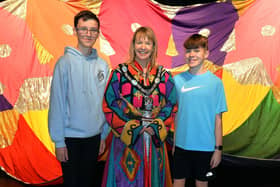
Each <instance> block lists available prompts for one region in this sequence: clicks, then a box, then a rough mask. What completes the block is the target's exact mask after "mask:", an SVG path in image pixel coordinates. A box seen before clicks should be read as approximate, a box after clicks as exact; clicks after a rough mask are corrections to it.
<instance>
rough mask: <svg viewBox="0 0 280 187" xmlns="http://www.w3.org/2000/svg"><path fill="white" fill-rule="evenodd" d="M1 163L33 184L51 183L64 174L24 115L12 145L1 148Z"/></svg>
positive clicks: (12, 174)
mask: <svg viewBox="0 0 280 187" xmlns="http://www.w3.org/2000/svg"><path fill="white" fill-rule="evenodd" d="M0 165H1V166H2V167H3V168H4V170H5V171H6V172H7V173H9V174H10V175H11V176H13V177H15V178H17V179H20V180H21V181H23V182H28V183H32V184H41V183H49V181H54V180H56V179H58V178H59V177H61V175H62V172H61V167H60V163H59V162H58V161H57V160H56V158H55V156H54V155H53V154H52V153H50V152H49V151H48V150H47V149H46V147H45V146H44V145H43V144H42V143H41V142H40V140H39V139H38V138H37V137H36V135H35V134H34V133H33V132H32V130H31V129H30V128H29V126H28V124H27V123H26V121H25V119H24V118H23V116H22V115H20V118H19V121H18V130H17V132H16V135H15V138H14V141H13V143H12V145H11V146H9V147H6V148H4V149H0ZM57 182H61V181H57Z"/></svg>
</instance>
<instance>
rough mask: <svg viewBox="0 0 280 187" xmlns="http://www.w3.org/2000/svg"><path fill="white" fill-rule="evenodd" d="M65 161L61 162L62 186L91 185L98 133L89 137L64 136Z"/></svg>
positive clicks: (95, 160)
mask: <svg viewBox="0 0 280 187" xmlns="http://www.w3.org/2000/svg"><path fill="white" fill-rule="evenodd" d="M65 143H66V147H67V150H68V158H69V160H68V161H67V162H62V163H61V166H62V173H63V180H64V183H63V184H64V187H93V182H94V176H95V172H96V169H97V168H96V163H97V157H98V152H99V145H100V135H96V136H93V137H89V138H65Z"/></svg>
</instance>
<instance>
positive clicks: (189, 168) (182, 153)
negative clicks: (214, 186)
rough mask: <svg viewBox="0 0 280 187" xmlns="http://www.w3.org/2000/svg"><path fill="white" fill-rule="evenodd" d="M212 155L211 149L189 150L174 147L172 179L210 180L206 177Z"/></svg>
mask: <svg viewBox="0 0 280 187" xmlns="http://www.w3.org/2000/svg"><path fill="white" fill-rule="evenodd" d="M212 155H213V152H212V151H211V152H207V151H189V150H184V149H181V148H179V147H176V148H175V153H174V179H184V178H185V179H190V178H194V179H196V180H199V181H208V180H210V178H209V177H207V173H208V172H209V171H210V168H211V167H210V161H211V158H212Z"/></svg>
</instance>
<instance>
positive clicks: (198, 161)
mask: <svg viewBox="0 0 280 187" xmlns="http://www.w3.org/2000/svg"><path fill="white" fill-rule="evenodd" d="M184 47H185V49H186V52H185V60H186V63H187V64H188V65H189V70H188V71H186V72H183V73H180V74H178V75H176V76H175V77H174V81H175V86H176V89H177V101H178V113H177V118H176V125H175V152H174V187H184V186H185V183H186V180H188V179H190V178H194V179H195V184H196V187H207V186H208V180H209V178H208V177H209V176H208V175H211V173H209V170H211V169H212V168H215V167H217V166H218V165H219V163H220V162H221V157H222V113H223V112H225V111H227V105H226V99H225V93H224V87H223V83H222V81H221V80H220V79H219V78H218V77H216V76H215V75H214V74H212V73H211V72H209V71H208V70H207V69H205V68H204V67H203V63H204V60H205V59H207V57H208V55H209V51H208V39H207V38H206V37H204V36H202V35H200V34H194V35H192V36H191V37H189V38H188V39H187V40H186V41H185V42H184Z"/></svg>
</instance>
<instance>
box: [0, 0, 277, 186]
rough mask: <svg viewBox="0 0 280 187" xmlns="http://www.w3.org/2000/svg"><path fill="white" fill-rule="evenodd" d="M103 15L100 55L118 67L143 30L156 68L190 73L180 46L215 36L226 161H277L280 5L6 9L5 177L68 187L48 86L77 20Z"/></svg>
mask: <svg viewBox="0 0 280 187" xmlns="http://www.w3.org/2000/svg"><path fill="white" fill-rule="evenodd" d="M83 9H89V10H91V11H93V12H94V13H96V14H97V15H98V16H99V18H100V20H101V33H100V37H99V39H98V41H97V42H96V44H95V47H96V48H97V49H98V51H99V54H100V55H101V56H102V57H103V58H104V59H105V60H106V61H107V62H108V64H109V65H110V66H111V67H115V66H116V65H117V64H119V63H122V62H123V61H124V60H126V58H127V53H128V47H129V42H130V40H131V37H132V35H133V32H134V31H135V30H136V29H137V28H138V27H139V26H150V27H152V28H153V29H154V31H155V33H156V35H157V38H158V41H159V58H158V62H159V64H161V65H164V66H165V67H166V68H168V69H169V70H170V71H171V72H172V73H173V74H177V73H179V72H181V71H185V70H187V68H188V67H187V66H186V65H184V60H183V54H184V50H183V46H182V44H183V42H184V40H185V39H186V37H188V36H190V35H191V34H194V33H201V34H203V35H206V36H208V38H209V47H210V56H209V61H208V62H206V63H205V66H206V67H208V68H209V70H211V71H212V72H214V73H216V75H217V76H219V77H220V78H221V79H222V80H223V83H224V85H225V91H226V97H227V101H228V108H229V111H228V112H227V113H225V114H224V118H223V124H224V128H223V134H224V150H225V153H226V154H229V155H232V156H236V157H246V158H250V159H265V160H275V159H276V158H277V157H278V158H279V154H280V143H279V136H280V125H279V124H280V104H279V103H280V63H279V57H278V56H279V55H278V53H279V51H280V46H279V44H280V33H279V31H280V19H279V12H280V1H279V0H270V1H261V0H233V1H232V3H224V2H215V3H209V4H202V5H195V6H188V7H184V6H167V5H162V4H159V3H156V2H155V1H152V0H137V1H131V0H118V1H116V0H95V1H93V0H60V1H58V0H47V1H46V0H6V1H3V2H1V3H0V25H1V29H0V167H1V169H2V170H4V171H5V172H7V173H8V174H9V175H11V176H12V177H14V178H16V179H18V180H20V181H22V182H24V183H31V184H36V185H44V184H50V183H59V182H61V168H60V165H59V163H58V161H57V160H56V158H55V156H54V145H53V143H52V142H51V140H50V137H49V134H48V127H47V113H48V103H49V92H50V82H51V78H52V72H53V68H54V65H55V63H56V60H57V59H58V58H59V56H60V55H62V53H63V50H64V47H65V46H66V45H75V43H76V40H75V39H76V38H75V37H74V36H73V17H74V15H75V14H76V13H77V12H79V11H80V10H83Z"/></svg>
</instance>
